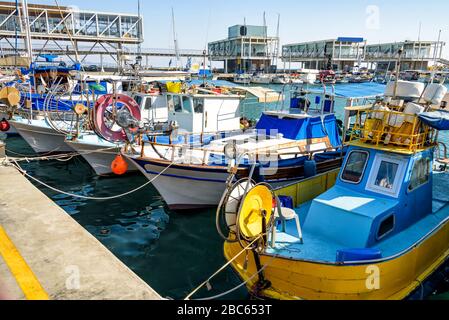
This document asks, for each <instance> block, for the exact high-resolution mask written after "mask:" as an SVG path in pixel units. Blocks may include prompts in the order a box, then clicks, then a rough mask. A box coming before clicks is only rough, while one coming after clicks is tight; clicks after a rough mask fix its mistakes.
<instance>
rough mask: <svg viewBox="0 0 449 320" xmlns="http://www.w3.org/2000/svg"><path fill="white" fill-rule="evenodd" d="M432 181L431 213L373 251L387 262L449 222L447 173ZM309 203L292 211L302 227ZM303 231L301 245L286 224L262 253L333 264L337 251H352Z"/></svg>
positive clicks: (448, 180) (435, 174)
mask: <svg viewBox="0 0 449 320" xmlns="http://www.w3.org/2000/svg"><path fill="white" fill-rule="evenodd" d="M433 179H434V181H433V212H432V214H429V215H428V216H427V217H425V218H424V219H422V220H421V221H419V222H418V223H416V224H414V225H413V226H411V227H410V228H408V229H407V230H405V231H403V232H401V233H399V234H397V235H395V236H392V237H390V238H388V239H386V240H385V241H382V242H381V243H379V245H378V246H377V247H375V249H379V250H381V252H382V257H383V258H385V259H388V257H392V256H394V255H396V254H400V253H401V252H404V251H406V250H408V249H409V248H410V247H411V246H413V245H414V244H416V243H417V242H419V241H420V240H421V239H422V238H423V237H425V236H426V235H427V233H428V232H429V231H431V230H433V229H435V228H438V227H439V226H440V225H441V224H442V223H444V222H446V221H447V220H449V193H448V192H447V190H448V189H449V173H434V175H433ZM311 204H312V202H308V203H305V204H303V205H301V206H300V207H299V208H297V209H296V210H295V211H296V212H297V213H298V215H299V217H300V221H301V224H302V226H304V225H305V224H307V215H308V214H309V208H310V206H311ZM303 232H304V234H303V238H304V244H301V243H300V242H299V239H298V231H297V229H296V225H295V222H294V221H289V222H288V223H287V225H286V232H278V233H277V236H276V247H275V248H268V249H267V252H266V253H267V254H269V255H277V256H279V257H283V258H287V259H295V260H304V261H314V262H322V263H335V262H336V256H337V251H338V250H343V249H354V248H347V247H345V246H344V245H342V244H340V243H338V242H330V241H329V240H328V239H324V238H320V237H319V236H316V235H315V234H311V233H308V232H307V228H304V230H303Z"/></svg>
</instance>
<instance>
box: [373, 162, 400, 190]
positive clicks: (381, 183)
mask: <svg viewBox="0 0 449 320" xmlns="http://www.w3.org/2000/svg"><path fill="white" fill-rule="evenodd" d="M398 169H399V165H398V164H397V163H392V162H388V161H382V162H381V164H380V167H379V171H378V172H377V177H376V181H375V183H374V184H375V185H376V186H378V187H380V188H385V189H389V190H392V189H393V187H394V182H395V180H396V175H397V173H398Z"/></svg>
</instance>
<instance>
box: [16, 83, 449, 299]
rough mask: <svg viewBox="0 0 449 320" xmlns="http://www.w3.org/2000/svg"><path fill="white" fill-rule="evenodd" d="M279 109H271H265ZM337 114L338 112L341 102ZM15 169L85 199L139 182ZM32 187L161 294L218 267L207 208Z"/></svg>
mask: <svg viewBox="0 0 449 320" xmlns="http://www.w3.org/2000/svg"><path fill="white" fill-rule="evenodd" d="M279 88H280V87H277V89H279ZM279 106H280V105H276V104H271V105H270V106H269V108H270V109H274V108H276V107H279ZM263 109H264V106H263V105H254V104H248V105H247V109H246V111H247V112H246V114H247V115H248V116H249V117H252V118H257V117H258V116H259V115H260V112H261V111H262V110H263ZM337 109H338V112H339V114H340V115H341V114H342V110H343V105H339V106H337ZM446 138H447V136H446ZM446 141H449V139H447V140H446ZM7 146H8V149H10V150H13V151H16V152H20V153H22V154H30V155H31V154H32V150H31V149H30V148H29V147H28V146H27V144H26V143H25V141H24V140H22V139H21V138H18V137H13V138H9V139H8V140H7ZM22 165H23V168H24V169H26V170H27V171H28V173H29V174H31V175H32V176H34V177H36V178H38V179H40V180H42V181H45V182H46V183H48V184H49V185H51V186H54V187H56V188H59V189H61V190H64V191H67V192H71V193H75V194H81V195H86V196H96V197H104V196H111V195H116V194H122V193H124V192H126V191H129V190H132V189H134V188H136V187H138V186H141V185H143V184H144V183H145V182H146V181H147V180H146V179H145V178H144V177H143V176H141V175H138V174H136V175H131V176H126V177H120V178H99V177H96V176H95V175H94V173H93V171H92V170H91V168H90V167H89V165H88V164H87V163H86V162H84V161H83V160H82V159H80V158H75V159H73V160H71V161H70V162H67V163H65V162H57V161H51V162H48V161H43V162H31V163H24V164H22ZM39 188H40V189H41V190H42V191H43V192H44V193H45V194H46V195H48V196H49V197H50V198H51V199H53V200H54V201H55V202H56V203H57V204H58V205H59V206H61V207H62V208H63V209H64V210H65V211H66V212H67V213H68V214H69V215H71V216H72V217H73V218H74V219H75V220H76V221H77V222H78V223H80V224H81V225H82V226H83V227H84V228H86V229H87V230H88V231H89V232H90V233H91V234H93V235H94V236H95V237H96V238H97V239H98V240H100V241H101V242H102V243H103V244H104V245H105V246H106V247H107V248H108V249H109V250H111V251H112V252H113V253H114V254H115V255H116V256H117V257H118V258H119V259H121V260H122V261H123V262H124V263H125V264H126V265H128V266H129V267H130V268H131V269H132V270H133V271H134V272H136V273H137V274H138V275H139V276H140V277H141V278H142V279H144V280H145V281H146V282H148V283H149V284H150V285H151V286H152V287H153V288H154V289H155V290H156V291H157V292H159V293H160V294H161V295H162V296H164V297H170V298H173V299H183V298H185V297H186V296H187V295H188V294H189V293H190V292H191V291H192V290H193V289H194V288H196V287H197V286H198V285H199V284H200V283H202V282H203V281H205V280H206V279H207V278H208V277H209V276H210V275H212V274H213V273H214V272H215V271H216V270H218V269H219V268H220V267H222V266H223V264H225V262H226V261H225V259H224V257H223V241H222V239H221V238H220V237H219V236H218V235H217V232H216V230H215V211H214V210H206V211H195V212H186V213H182V214H180V213H175V212H170V211H169V210H168V208H167V207H166V206H165V205H164V202H163V201H162V199H161V197H160V196H159V195H158V193H157V191H156V190H155V189H154V188H153V187H152V186H148V187H146V188H144V189H143V190H140V191H139V192H137V193H135V194H132V195H130V196H128V197H124V198H121V199H119V200H113V201H84V200H78V199H75V198H73V197H68V196H62V195H59V194H57V193H55V192H53V191H51V190H49V189H46V188H41V187H40V186H39ZM92 263H95V261H92ZM239 284H240V280H239V278H238V277H237V275H236V274H235V273H234V272H233V271H232V270H231V269H230V268H228V269H227V270H226V271H225V272H223V273H221V274H220V275H219V276H218V277H216V278H214V279H213V280H212V281H211V285H212V290H211V291H208V290H207V289H204V290H202V291H200V292H199V293H198V294H197V295H196V296H195V298H202V297H209V296H214V295H216V294H220V293H222V292H225V291H227V290H229V289H232V288H234V287H236V286H237V285H239ZM440 291H441V292H444V291H449V287H448V286H447V284H445V283H443V284H442V286H441V289H440ZM247 298H248V294H247V292H246V290H245V289H244V288H242V289H239V290H237V291H236V292H234V293H233V294H231V295H228V296H226V299H247Z"/></svg>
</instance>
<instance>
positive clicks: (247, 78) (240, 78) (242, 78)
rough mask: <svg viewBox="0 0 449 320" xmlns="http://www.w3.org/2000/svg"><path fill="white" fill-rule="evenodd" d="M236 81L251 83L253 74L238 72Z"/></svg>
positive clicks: (235, 77)
mask: <svg viewBox="0 0 449 320" xmlns="http://www.w3.org/2000/svg"><path fill="white" fill-rule="evenodd" d="M233 82H234V83H238V84H251V76H250V75H249V74H238V75H235V76H234V79H233Z"/></svg>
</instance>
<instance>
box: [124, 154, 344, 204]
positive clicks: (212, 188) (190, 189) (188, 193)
mask: <svg viewBox="0 0 449 320" xmlns="http://www.w3.org/2000/svg"><path fill="white" fill-rule="evenodd" d="M125 156H126V154H125ZM128 159H130V160H132V161H133V162H134V163H135V165H136V166H137V167H138V168H139V170H140V171H141V172H142V173H143V174H144V175H145V176H146V177H147V178H148V179H149V180H153V179H155V178H156V177H157V179H155V180H154V181H153V185H154V187H155V188H156V189H157V190H158V191H159V193H160V195H161V196H162V197H163V198H164V200H165V202H166V203H167V205H168V207H169V208H170V209H172V210H190V209H200V208H208V207H216V206H217V205H218V204H219V203H220V200H221V198H222V196H223V193H224V191H225V189H226V182H227V179H228V177H229V173H228V168H227V167H223V166H200V165H179V164H172V165H170V162H168V161H163V160H156V159H149V158H145V159H140V158H132V157H128ZM169 166H170V167H169ZM340 166H341V160H340V159H337V160H332V161H326V162H323V163H320V164H319V165H318V168H317V172H318V173H324V172H328V171H331V170H334V169H335V168H339V167H340ZM167 167H168V169H167ZM248 176H249V170H248V169H242V170H240V171H239V173H238V175H237V179H240V178H244V177H248ZM303 179H304V167H303V166H295V167H286V168H279V169H278V170H277V172H276V174H274V175H270V176H268V175H266V176H264V179H263V180H264V182H267V183H270V184H271V185H273V186H274V187H280V186H283V185H285V184H288V183H294V182H298V181H300V180H303Z"/></svg>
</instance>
